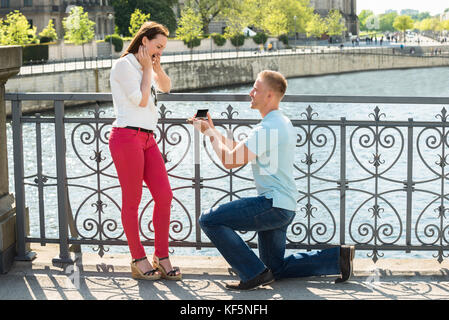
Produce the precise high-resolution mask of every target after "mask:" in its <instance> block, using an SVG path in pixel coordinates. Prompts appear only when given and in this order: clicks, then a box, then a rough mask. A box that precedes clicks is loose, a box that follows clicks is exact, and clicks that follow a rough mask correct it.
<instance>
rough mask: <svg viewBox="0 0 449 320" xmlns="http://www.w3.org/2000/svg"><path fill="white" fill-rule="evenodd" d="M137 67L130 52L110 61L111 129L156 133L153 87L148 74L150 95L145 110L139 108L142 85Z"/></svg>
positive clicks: (156, 112)
mask: <svg viewBox="0 0 449 320" xmlns="http://www.w3.org/2000/svg"><path fill="white" fill-rule="evenodd" d="M141 68H142V67H141V65H140V63H139V61H138V60H137V58H136V57H135V56H134V54H132V53H130V54H127V55H126V56H124V57H123V58H120V59H118V60H116V61H115V62H114V64H113V65H112V69H111V75H110V77H109V81H110V83H111V91H112V102H113V104H114V111H115V115H116V120H115V121H114V123H113V124H112V126H113V127H126V126H132V127H140V128H143V129H148V130H156V125H157V121H158V116H159V115H158V111H157V108H156V101H157V100H156V99H157V96H156V95H157V93H156V90H157V86H156V82H155V81H154V72H153V73H152V78H151V86H152V87H153V88H152V90H151V96H150V98H149V99H148V104H147V105H146V106H145V107H139V103H140V101H141V100H142V92H141V91H140V83H141V82H142V69H141Z"/></svg>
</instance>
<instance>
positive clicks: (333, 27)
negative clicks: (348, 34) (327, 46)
mask: <svg viewBox="0 0 449 320" xmlns="http://www.w3.org/2000/svg"><path fill="white" fill-rule="evenodd" d="M324 21H325V23H326V33H327V34H328V35H329V36H331V37H332V36H341V35H342V34H343V32H344V31H346V29H347V28H346V26H345V22H344V20H343V16H342V15H341V13H340V11H339V10H331V11H329V14H328V15H327V17H326V18H324Z"/></svg>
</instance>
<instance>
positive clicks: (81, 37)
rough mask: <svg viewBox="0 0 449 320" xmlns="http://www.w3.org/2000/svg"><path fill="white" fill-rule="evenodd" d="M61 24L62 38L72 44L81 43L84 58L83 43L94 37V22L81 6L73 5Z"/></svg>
mask: <svg viewBox="0 0 449 320" xmlns="http://www.w3.org/2000/svg"><path fill="white" fill-rule="evenodd" d="M62 25H63V26H64V30H65V36H64V38H65V39H67V40H69V41H70V42H72V43H74V44H77V45H82V48H83V58H85V57H86V55H85V53H84V44H85V43H88V42H90V41H91V40H92V39H93V38H94V36H95V30H94V26H95V22H93V21H91V20H90V19H89V15H88V13H87V12H84V9H83V7H80V6H75V7H73V8H72V9H71V10H70V14H69V16H68V17H65V18H64V19H63V20H62ZM84 60H85V59H84ZM84 64H86V61H84Z"/></svg>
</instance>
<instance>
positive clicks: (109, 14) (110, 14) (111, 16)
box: [108, 13, 114, 66]
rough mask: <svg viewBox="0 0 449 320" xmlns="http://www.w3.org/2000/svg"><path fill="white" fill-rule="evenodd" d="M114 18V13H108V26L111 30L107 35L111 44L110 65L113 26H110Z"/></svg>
mask: <svg viewBox="0 0 449 320" xmlns="http://www.w3.org/2000/svg"><path fill="white" fill-rule="evenodd" d="M113 19H114V15H113V14H112V13H108V20H109V22H110V23H109V26H110V27H111V29H112V32H111V35H110V36H109V44H110V45H111V66H112V54H113V52H112V34H113V33H114V30H113V29H114V28H113V26H112V20H113Z"/></svg>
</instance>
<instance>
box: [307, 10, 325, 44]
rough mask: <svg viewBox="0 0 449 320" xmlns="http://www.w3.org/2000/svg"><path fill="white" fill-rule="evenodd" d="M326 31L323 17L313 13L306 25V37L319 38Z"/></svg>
mask: <svg viewBox="0 0 449 320" xmlns="http://www.w3.org/2000/svg"><path fill="white" fill-rule="evenodd" d="M324 33H326V24H325V22H324V19H323V18H321V16H320V15H319V14H318V13H315V14H314V15H313V16H312V18H311V19H310V21H309V22H308V23H307V26H306V35H307V37H308V38H309V37H315V38H320V37H321V36H322V35H323V34H324Z"/></svg>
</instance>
